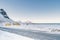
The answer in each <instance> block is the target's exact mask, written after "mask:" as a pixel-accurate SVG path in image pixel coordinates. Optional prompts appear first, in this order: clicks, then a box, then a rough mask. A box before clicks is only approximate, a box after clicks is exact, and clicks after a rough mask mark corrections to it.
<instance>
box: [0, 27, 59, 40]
mask: <svg viewBox="0 0 60 40" xmlns="http://www.w3.org/2000/svg"><path fill="white" fill-rule="evenodd" d="M0 30H2V31H7V32H10V33H15V34H18V35H22V36H26V37H29V38H32V39H35V40H60V35H59V34H49V33H44V32H40V31H38V32H37V31H33V30H24V29H12V28H4V27H0Z"/></svg>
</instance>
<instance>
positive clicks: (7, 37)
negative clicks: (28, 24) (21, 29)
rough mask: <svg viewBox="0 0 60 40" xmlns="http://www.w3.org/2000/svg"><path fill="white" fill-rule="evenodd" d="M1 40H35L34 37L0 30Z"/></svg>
mask: <svg viewBox="0 0 60 40" xmlns="http://www.w3.org/2000/svg"><path fill="white" fill-rule="evenodd" d="M0 40H34V39H31V38H28V37H24V36H20V35H17V34H13V33H8V32H5V31H1V30H0Z"/></svg>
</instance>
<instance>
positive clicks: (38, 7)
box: [0, 0, 60, 23]
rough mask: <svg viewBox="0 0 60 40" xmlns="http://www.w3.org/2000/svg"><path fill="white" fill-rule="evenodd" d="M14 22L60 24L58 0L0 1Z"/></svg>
mask: <svg viewBox="0 0 60 40" xmlns="http://www.w3.org/2000/svg"><path fill="white" fill-rule="evenodd" d="M0 8H2V9H4V10H5V11H6V12H7V14H8V16H9V17H10V18H11V19H12V20H14V21H22V22H24V21H31V22H34V23H60V0H0Z"/></svg>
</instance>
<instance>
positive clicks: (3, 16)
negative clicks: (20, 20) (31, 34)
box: [0, 9, 13, 22]
mask: <svg viewBox="0 0 60 40" xmlns="http://www.w3.org/2000/svg"><path fill="white" fill-rule="evenodd" d="M0 22H13V20H12V19H10V18H9V17H8V16H7V13H6V12H5V11H4V9H0Z"/></svg>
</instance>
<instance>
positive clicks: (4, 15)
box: [0, 9, 20, 26]
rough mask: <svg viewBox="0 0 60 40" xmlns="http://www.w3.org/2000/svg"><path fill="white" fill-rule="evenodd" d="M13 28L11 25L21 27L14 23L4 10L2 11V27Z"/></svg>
mask: <svg viewBox="0 0 60 40" xmlns="http://www.w3.org/2000/svg"><path fill="white" fill-rule="evenodd" d="M1 25H3V26H11V25H20V24H19V23H18V22H15V21H13V20H12V19H10V18H9V17H8V15H7V13H6V12H5V11H4V9H0V26H1Z"/></svg>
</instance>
